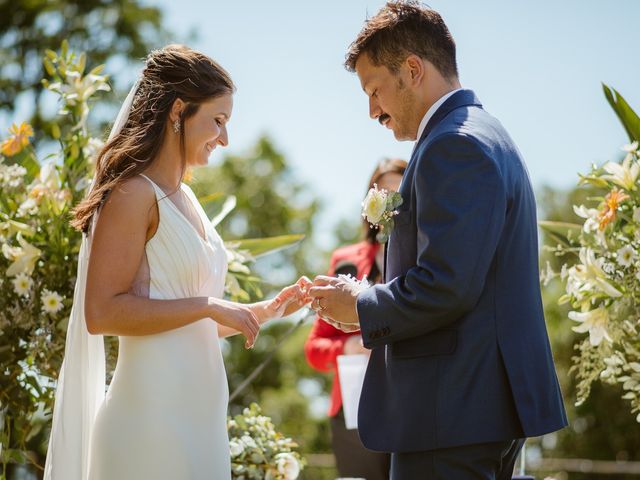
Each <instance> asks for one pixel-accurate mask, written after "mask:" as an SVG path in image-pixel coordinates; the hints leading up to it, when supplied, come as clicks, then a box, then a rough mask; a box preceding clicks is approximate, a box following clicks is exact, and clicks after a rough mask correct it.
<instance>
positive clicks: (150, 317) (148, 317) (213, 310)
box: [85, 177, 260, 344]
mask: <svg viewBox="0 0 640 480" xmlns="http://www.w3.org/2000/svg"><path fill="white" fill-rule="evenodd" d="M157 216H158V212H157V208H156V206H155V193H154V191H153V187H151V185H150V184H149V183H148V182H147V181H146V180H144V179H142V178H140V177H135V178H132V179H129V180H127V181H125V182H123V183H122V185H120V186H119V187H117V188H115V189H114V190H113V191H112V192H111V194H110V195H109V198H108V199H107V201H106V202H105V204H104V206H103V207H102V210H101V212H100V217H99V219H98V222H97V224H96V228H95V231H94V234H93V239H92V245H91V255H90V258H89V266H88V273H87V285H86V293H85V319H86V323H87V329H88V330H89V332H90V333H92V334H103V335H131V336H136V335H151V334H155V333H160V332H164V331H167V330H173V329H175V328H179V327H182V326H185V325H188V324H190V323H193V322H195V321H197V320H201V319H203V318H207V317H209V318H212V319H214V320H215V321H216V322H218V323H219V324H223V325H225V326H226V327H228V328H232V329H234V330H236V331H241V332H242V333H243V334H244V335H245V336H246V337H247V343H248V344H253V342H254V340H255V338H256V336H257V334H258V331H259V328H260V325H259V322H258V319H257V317H256V315H255V313H254V312H252V311H251V309H250V308H249V307H247V306H243V305H240V304H237V303H232V302H227V301H225V300H221V299H216V298H212V297H194V298H184V299H176V300H156V299H149V298H144V297H138V296H135V295H132V294H130V293H128V292H129V289H130V287H131V284H132V282H133V281H134V279H135V276H136V273H137V271H138V268H139V266H140V264H141V262H142V259H143V255H144V247H145V243H146V241H147V236H148V231H149V230H150V229H154V226H155V225H157Z"/></svg>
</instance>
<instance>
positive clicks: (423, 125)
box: [414, 88, 462, 148]
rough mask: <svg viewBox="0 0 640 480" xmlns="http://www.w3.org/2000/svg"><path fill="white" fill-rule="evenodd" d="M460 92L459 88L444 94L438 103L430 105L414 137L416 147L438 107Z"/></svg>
mask: <svg viewBox="0 0 640 480" xmlns="http://www.w3.org/2000/svg"><path fill="white" fill-rule="evenodd" d="M460 90H462V89H461V88H456V89H455V90H452V91H450V92H449V93H445V94H444V95H443V96H442V97H440V98H439V99H438V101H437V102H436V103H434V104H433V105H431V108H429V110H427V113H425V114H424V117H422V121H421V122H420V125H419V126H418V135H417V136H416V145H418V141H419V140H420V137H421V136H422V132H424V129H425V128H427V123H429V120H431V117H433V115H434V114H435V113H436V111H437V110H438V109H439V108H440V106H441V105H442V104H443V103H444V102H446V101H447V98H449V97H450V96H451V95H453V94H454V93H456V92H459V91H460ZM414 148H415V146H414Z"/></svg>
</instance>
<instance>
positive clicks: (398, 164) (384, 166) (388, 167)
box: [363, 158, 407, 243]
mask: <svg viewBox="0 0 640 480" xmlns="http://www.w3.org/2000/svg"><path fill="white" fill-rule="evenodd" d="M406 169H407V162H406V160H402V159H400V158H384V159H382V160H381V161H380V163H378V166H377V167H376V169H375V170H374V171H373V175H371V179H370V180H369V188H368V189H367V192H368V191H369V190H370V189H371V188H373V186H374V184H377V183H378V182H379V181H380V179H381V178H382V177H383V176H384V175H386V174H387V173H397V174H399V175H404V171H405V170H406ZM363 224H364V237H365V240H366V241H367V242H369V243H378V240H376V235H377V234H378V231H379V229H378V227H373V228H371V227H370V225H369V222H367V221H366V220H364V219H363Z"/></svg>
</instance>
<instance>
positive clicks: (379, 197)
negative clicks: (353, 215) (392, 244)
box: [362, 184, 402, 243]
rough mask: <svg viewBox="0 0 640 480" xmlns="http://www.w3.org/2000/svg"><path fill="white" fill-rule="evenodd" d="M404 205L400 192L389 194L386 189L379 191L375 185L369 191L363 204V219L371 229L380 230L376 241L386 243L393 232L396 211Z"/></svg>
mask: <svg viewBox="0 0 640 480" xmlns="http://www.w3.org/2000/svg"><path fill="white" fill-rule="evenodd" d="M400 205H402V195H400V194H399V193H398V192H388V191H387V190H385V189H380V190H378V185H376V184H374V185H373V188H371V189H369V192H368V193H367V196H366V197H365V198H364V201H363V202H362V218H364V219H365V220H366V221H367V222H369V227H370V228H378V229H379V232H378V234H377V235H376V240H378V242H380V243H385V242H386V241H387V240H388V239H389V235H390V234H391V230H393V226H394V222H393V217H394V216H396V215H397V214H398V211H397V210H396V209H397V208H398V207H399V206H400Z"/></svg>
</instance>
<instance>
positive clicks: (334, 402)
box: [304, 242, 380, 417]
mask: <svg viewBox="0 0 640 480" xmlns="http://www.w3.org/2000/svg"><path fill="white" fill-rule="evenodd" d="M379 248H380V245H379V244H371V243H368V242H360V243H357V244H355V245H348V246H346V247H342V248H339V249H337V250H336V251H335V252H333V255H332V256H331V264H330V266H329V272H328V274H329V275H331V276H333V275H335V271H336V267H339V266H340V265H341V264H343V263H345V262H349V263H352V264H353V265H355V266H356V269H357V271H358V273H357V277H358V278H359V279H361V278H362V277H363V276H364V275H367V274H368V273H369V272H370V271H371V267H372V266H373V262H374V261H375V258H376V253H377V252H378V249H379ZM352 335H360V332H353V333H345V332H342V331H341V330H338V329H337V328H335V327H332V326H331V325H329V324H328V323H326V322H324V321H322V320H321V319H320V318H319V317H316V319H315V321H314V322H313V328H312V329H311V331H310V332H309V337H308V338H307V340H306V342H305V344H304V352H305V355H306V357H307V362H308V363H309V365H310V366H311V367H312V368H314V369H316V370H318V371H320V372H329V371H333V386H332V388H331V405H330V406H329V416H330V417H333V416H334V415H336V414H337V413H338V412H339V411H340V407H342V395H341V394H340V379H339V378H338V366H337V362H336V357H337V356H338V355H342V353H343V351H344V343H345V341H346V340H347V338H349V337H350V336H352Z"/></svg>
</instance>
